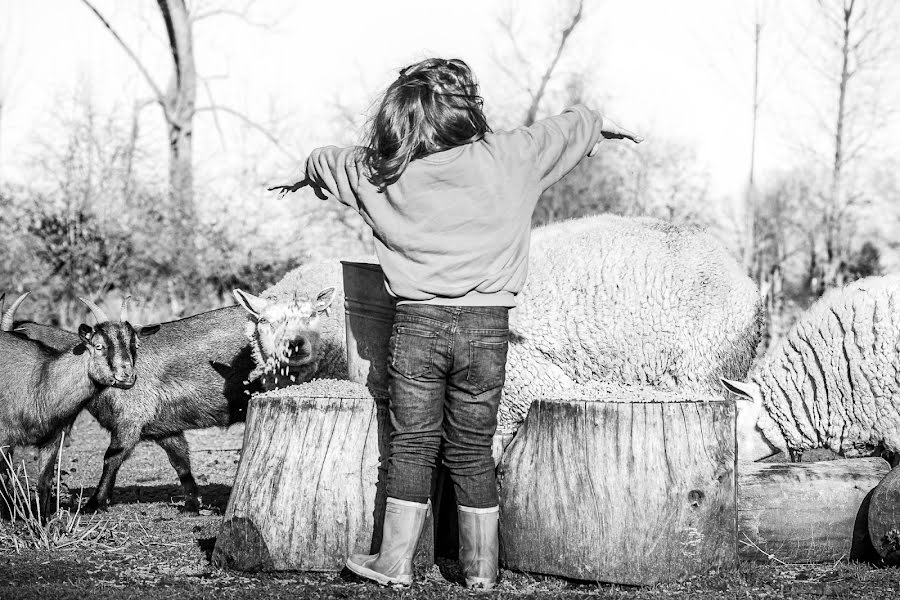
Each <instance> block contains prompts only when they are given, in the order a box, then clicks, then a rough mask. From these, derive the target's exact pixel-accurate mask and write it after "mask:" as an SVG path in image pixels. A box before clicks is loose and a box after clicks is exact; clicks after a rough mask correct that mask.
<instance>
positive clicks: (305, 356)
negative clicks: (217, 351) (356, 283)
mask: <svg viewBox="0 0 900 600" xmlns="http://www.w3.org/2000/svg"><path fill="white" fill-rule="evenodd" d="M334 296H335V288H333V287H328V288H325V289H323V290H322V291H321V292H319V294H318V295H317V296H316V298H315V299H314V300H311V299H310V298H309V297H308V296H306V295H294V296H293V297H292V298H288V299H284V300H270V299H266V298H260V297H258V296H254V295H252V294H248V293H247V292H244V291H242V290H238V289H236V290H234V297H235V298H236V299H237V301H238V304H240V305H241V306H242V307H243V308H244V309H245V310H246V311H247V312H248V313H249V316H250V318H249V320H248V322H247V329H246V333H247V337H248V338H249V339H250V345H251V350H252V353H253V358H254V361H255V362H256V370H255V371H254V373H253V374H252V375H251V378H256V377H261V378H262V385H263V388H264V389H275V388H280V387H286V386H289V385H294V384H299V383H304V382H306V381H309V380H310V379H312V378H313V377H314V376H315V373H316V370H317V369H318V366H319V359H320V357H321V339H320V332H319V326H320V323H321V319H322V318H323V313H325V316H326V317H327V311H328V308H329V307H330V306H331V303H332V302H333V300H334Z"/></svg>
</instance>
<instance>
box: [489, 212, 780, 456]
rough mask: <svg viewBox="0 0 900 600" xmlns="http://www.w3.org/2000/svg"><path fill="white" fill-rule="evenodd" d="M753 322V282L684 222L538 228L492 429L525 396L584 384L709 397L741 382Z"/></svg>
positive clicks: (514, 419) (520, 408) (503, 428)
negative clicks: (727, 383) (729, 380)
mask: <svg viewBox="0 0 900 600" xmlns="http://www.w3.org/2000/svg"><path fill="white" fill-rule="evenodd" d="M761 326H762V306H761V303H760V300H759V292H758V290H757V288H756V286H755V285H754V284H753V282H752V281H751V280H750V278H749V277H747V276H746V275H745V274H744V272H743V270H742V269H741V267H740V265H739V264H738V263H737V261H735V260H734V258H733V257H732V256H731V255H730V254H729V252H728V251H727V250H726V249H725V248H724V247H723V246H722V244H721V243H719V242H718V240H716V239H715V238H714V237H713V236H712V235H710V234H708V233H705V232H703V231H701V230H699V229H697V228H695V227H680V226H675V225H672V224H670V223H665V222H662V221H658V220H655V219H647V218H625V217H617V216H612V215H598V216H593V217H586V218H582V219H575V220H570V221H564V222H560V223H554V224H552V225H548V226H546V227H542V228H539V229H537V230H535V231H534V232H533V234H532V238H531V261H530V266H529V275H528V282H527V283H526V285H525V288H524V289H523V290H522V292H521V293H520V294H519V297H518V306H517V308H515V309H514V310H513V311H512V313H511V316H510V330H511V332H512V339H511V343H510V348H509V356H508V359H507V371H506V373H507V374H506V386H505V388H504V398H503V401H502V402H501V404H500V413H499V419H498V420H499V426H498V433H499V435H500V436H501V437H502V438H503V439H504V441H508V439H510V438H511V436H512V434H513V433H514V432H515V430H516V429H517V428H518V426H519V424H520V423H521V421H522V420H523V419H524V418H525V415H526V414H527V412H528V407H529V406H530V404H531V401H532V400H537V399H539V398H552V397H554V395H557V394H559V393H561V392H565V391H566V390H571V389H572V388H574V387H576V386H579V385H583V384H586V383H588V382H591V381H608V382H618V383H625V384H642V385H650V386H654V387H663V388H675V387H677V388H678V389H680V390H682V391H686V392H697V393H700V394H709V393H710V392H712V393H714V394H717V395H718V394H721V384H720V378H722V377H735V376H736V377H737V378H743V377H745V376H746V373H747V371H748V370H749V368H750V364H751V362H752V360H753V356H754V353H755V350H756V345H757V343H758V342H759V337H760V333H761ZM729 374H732V375H729ZM496 451H497V449H496V447H495V456H496Z"/></svg>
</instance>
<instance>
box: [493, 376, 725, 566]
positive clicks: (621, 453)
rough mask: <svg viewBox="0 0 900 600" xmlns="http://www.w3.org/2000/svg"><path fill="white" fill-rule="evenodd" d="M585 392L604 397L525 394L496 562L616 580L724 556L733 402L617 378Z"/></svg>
mask: <svg viewBox="0 0 900 600" xmlns="http://www.w3.org/2000/svg"><path fill="white" fill-rule="evenodd" d="M589 395H592V397H593V398H595V399H600V400H606V401H583V400H579V401H572V400H539V401H536V402H534V403H532V405H531V409H530V411H529V413H528V417H527V418H526V420H525V422H524V424H523V425H522V427H521V428H520V430H519V432H518V434H517V435H516V437H515V438H514V439H513V441H512V442H511V443H510V445H509V446H508V447H507V450H506V453H505V455H504V458H503V461H502V462H501V464H500V467H499V472H498V478H499V483H500V490H501V491H500V519H501V521H500V528H501V532H500V535H501V549H500V553H501V561H502V563H503V564H504V565H505V566H506V567H508V568H511V569H516V570H523V571H533V572H537V573H547V574H553V575H562V576H565V577H571V578H575V579H586V580H593V581H606V582H613V583H623V584H651V583H654V582H657V581H664V580H673V579H678V578H682V577H685V576H689V575H692V574H697V573H706V572H708V571H709V570H710V569H718V568H723V567H732V566H734V565H735V563H736V559H737V508H736V489H735V488H736V485H735V435H734V431H735V429H734V428H735V407H734V403H733V402H731V401H723V400H714V401H708V402H697V401H685V399H684V398H681V397H678V396H676V395H674V394H667V393H663V392H660V391H653V390H648V389H635V388H628V387H619V388H613V387H611V388H605V389H601V388H598V389H597V390H592V391H590V392H589ZM610 400H614V401H610Z"/></svg>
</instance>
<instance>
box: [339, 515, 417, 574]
mask: <svg viewBox="0 0 900 600" xmlns="http://www.w3.org/2000/svg"><path fill="white" fill-rule="evenodd" d="M427 513H428V504H419V503H417V502H407V501H406V500H398V499H397V498H388V499H387V505H386V506H385V509H384V529H383V533H382V536H381V548H380V550H379V552H378V554H353V555H351V556H350V557H349V558H348V559H347V563H346V564H347V568H348V569H350V570H351V571H353V572H354V573H356V574H357V575H359V576H360V577H365V578H366V579H371V580H372V581H376V582H378V583H380V584H381V585H403V586H406V585H409V584H411V583H412V574H413V555H414V554H415V552H416V546H417V545H418V543H419V536H420V535H422V527H423V526H424V525H425V516H426V514H427Z"/></svg>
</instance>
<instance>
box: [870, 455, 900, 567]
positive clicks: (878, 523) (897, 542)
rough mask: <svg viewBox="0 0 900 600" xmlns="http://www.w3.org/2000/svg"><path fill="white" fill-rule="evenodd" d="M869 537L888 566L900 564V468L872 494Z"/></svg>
mask: <svg viewBox="0 0 900 600" xmlns="http://www.w3.org/2000/svg"><path fill="white" fill-rule="evenodd" d="M869 535H870V536H871V538H872V544H873V545H874V546H875V551H876V552H878V555H879V556H880V557H881V558H883V559H884V560H885V562H887V563H888V564H895V565H896V564H900V466H898V467H894V469H893V470H892V471H891V472H890V473H888V474H887V475H886V476H885V477H884V479H882V480H881V483H879V484H878V486H877V487H876V488H875V491H874V492H872V502H871V504H870V505H869Z"/></svg>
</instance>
